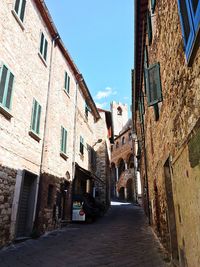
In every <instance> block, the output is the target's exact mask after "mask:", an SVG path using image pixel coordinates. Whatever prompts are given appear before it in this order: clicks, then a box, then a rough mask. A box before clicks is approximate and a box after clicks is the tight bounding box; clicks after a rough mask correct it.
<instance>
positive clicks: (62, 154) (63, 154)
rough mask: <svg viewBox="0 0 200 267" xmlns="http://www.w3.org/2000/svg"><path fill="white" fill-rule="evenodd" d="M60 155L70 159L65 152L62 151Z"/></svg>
mask: <svg viewBox="0 0 200 267" xmlns="http://www.w3.org/2000/svg"><path fill="white" fill-rule="evenodd" d="M60 156H61V157H62V158H63V159H65V160H67V159H68V156H67V154H65V153H64V152H60Z"/></svg>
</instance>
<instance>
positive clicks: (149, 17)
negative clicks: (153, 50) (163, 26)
mask: <svg viewBox="0 0 200 267" xmlns="http://www.w3.org/2000/svg"><path fill="white" fill-rule="evenodd" d="M147 33H148V39H149V45H151V43H152V24H151V14H150V12H149V10H148V11H147Z"/></svg>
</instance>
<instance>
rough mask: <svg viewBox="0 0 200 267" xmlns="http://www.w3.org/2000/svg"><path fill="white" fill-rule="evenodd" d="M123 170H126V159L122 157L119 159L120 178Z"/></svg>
mask: <svg viewBox="0 0 200 267" xmlns="http://www.w3.org/2000/svg"><path fill="white" fill-rule="evenodd" d="M123 171H125V163H124V160H123V159H122V158H121V159H119V161H118V175H119V178H120V176H121V174H122V172H123Z"/></svg>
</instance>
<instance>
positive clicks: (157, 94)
mask: <svg viewBox="0 0 200 267" xmlns="http://www.w3.org/2000/svg"><path fill="white" fill-rule="evenodd" d="M145 79H146V87H147V88H146V89H147V103H148V106H153V105H154V104H156V103H158V102H161V101H162V89H161V80H160V64H159V63H155V64H153V65H150V66H149V68H147V69H145Z"/></svg>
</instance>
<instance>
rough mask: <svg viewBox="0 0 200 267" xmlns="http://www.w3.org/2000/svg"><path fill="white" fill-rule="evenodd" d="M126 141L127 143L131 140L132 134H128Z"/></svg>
mask: <svg viewBox="0 0 200 267" xmlns="http://www.w3.org/2000/svg"><path fill="white" fill-rule="evenodd" d="M128 140H129V141H131V140H132V134H131V133H129V134H128Z"/></svg>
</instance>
